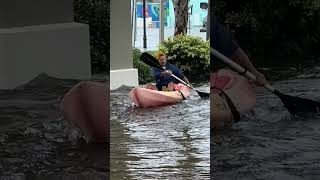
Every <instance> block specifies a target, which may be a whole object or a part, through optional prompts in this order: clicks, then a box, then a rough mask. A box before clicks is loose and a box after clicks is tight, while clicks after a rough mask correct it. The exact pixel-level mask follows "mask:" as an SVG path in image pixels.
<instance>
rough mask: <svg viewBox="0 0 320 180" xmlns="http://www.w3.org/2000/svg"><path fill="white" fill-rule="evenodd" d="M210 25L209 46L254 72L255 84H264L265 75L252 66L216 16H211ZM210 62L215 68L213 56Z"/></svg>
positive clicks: (265, 81)
mask: <svg viewBox="0 0 320 180" xmlns="http://www.w3.org/2000/svg"><path fill="white" fill-rule="evenodd" d="M210 26H211V27H210V38H211V43H210V46H211V47H212V48H215V49H216V50H217V51H219V52H220V53H222V54H223V55H225V56H227V57H229V58H230V59H231V60H233V61H234V62H236V63H237V64H239V65H241V66H242V67H244V68H245V69H247V70H248V71H249V72H251V73H252V74H254V75H255V76H256V81H255V84H257V85H258V86H263V85H264V84H266V83H267V80H266V78H265V76H264V75H263V74H262V73H260V72H259V71H258V70H257V69H256V68H255V67H254V66H253V64H252V62H251V61H250V59H249V57H248V55H247V54H246V53H245V52H244V51H243V50H242V49H241V47H240V46H239V45H238V44H237V43H236V41H235V39H234V37H233V35H232V33H231V32H229V31H228V30H227V29H226V28H225V27H224V26H223V25H222V24H220V23H219V21H218V20H217V17H215V16H213V17H212V18H211V25H210ZM212 57H213V56H212ZM210 62H211V65H210V66H211V68H212V69H216V63H217V62H216V58H215V57H213V58H212V59H211V61H210Z"/></svg>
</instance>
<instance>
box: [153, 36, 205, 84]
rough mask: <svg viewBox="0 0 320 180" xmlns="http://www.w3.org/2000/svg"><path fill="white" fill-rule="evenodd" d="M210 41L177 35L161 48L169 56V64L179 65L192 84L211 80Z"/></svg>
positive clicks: (165, 42)
mask: <svg viewBox="0 0 320 180" xmlns="http://www.w3.org/2000/svg"><path fill="white" fill-rule="evenodd" d="M209 46H210V45H209V41H204V40H203V39H202V38H200V37H194V36H189V35H177V36H174V37H170V38H169V39H168V40H166V41H164V42H163V43H162V44H160V46H159V50H160V51H163V52H164V53H166V54H167V56H168V58H169V62H170V63H172V64H175V65H177V66H178V67H179V68H180V69H181V70H182V71H183V72H184V74H185V76H187V78H189V79H190V80H191V81H192V82H200V81H205V82H208V80H209V66H210V53H209Z"/></svg>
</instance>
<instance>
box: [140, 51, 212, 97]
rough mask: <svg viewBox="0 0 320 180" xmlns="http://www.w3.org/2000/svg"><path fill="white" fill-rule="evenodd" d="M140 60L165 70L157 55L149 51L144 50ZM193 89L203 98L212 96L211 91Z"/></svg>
mask: <svg viewBox="0 0 320 180" xmlns="http://www.w3.org/2000/svg"><path fill="white" fill-rule="evenodd" d="M140 60H141V61H143V62H144V63H146V64H147V65H149V66H151V67H155V68H159V69H162V70H164V69H163V68H161V66H160V64H159V63H158V60H157V59H156V58H155V57H153V56H152V55H150V54H149V53H146V52H143V53H142V54H141V56H140ZM182 82H184V81H182ZM184 83H185V84H186V85H188V84H187V83H186V82H184ZM189 86H190V87H191V88H192V86H191V85H189ZM192 89H193V90H195V91H196V92H197V93H198V94H199V96H200V97H201V98H208V97H209V96H210V94H209V93H205V92H201V91H198V90H196V89H194V88H192Z"/></svg>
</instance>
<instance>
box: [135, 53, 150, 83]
mask: <svg viewBox="0 0 320 180" xmlns="http://www.w3.org/2000/svg"><path fill="white" fill-rule="evenodd" d="M132 53H133V68H136V69H138V76H139V84H146V83H150V82H153V81H154V79H153V77H152V74H151V68H150V67H149V66H148V65H146V64H145V63H143V62H142V61H141V60H140V59H139V58H140V55H141V51H140V50H139V49H136V48H134V49H133V51H132ZM150 54H154V53H152V52H151V53H150Z"/></svg>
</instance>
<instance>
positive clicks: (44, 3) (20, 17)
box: [0, 0, 73, 28]
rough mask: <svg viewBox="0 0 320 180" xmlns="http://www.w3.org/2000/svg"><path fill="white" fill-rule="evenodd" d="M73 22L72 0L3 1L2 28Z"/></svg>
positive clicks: (1, 12)
mask: <svg viewBox="0 0 320 180" xmlns="http://www.w3.org/2000/svg"><path fill="white" fill-rule="evenodd" d="M72 21H73V1H72V0H1V1H0V28H8V27H19V26H29V25H40V24H55V23H65V22H72Z"/></svg>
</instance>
